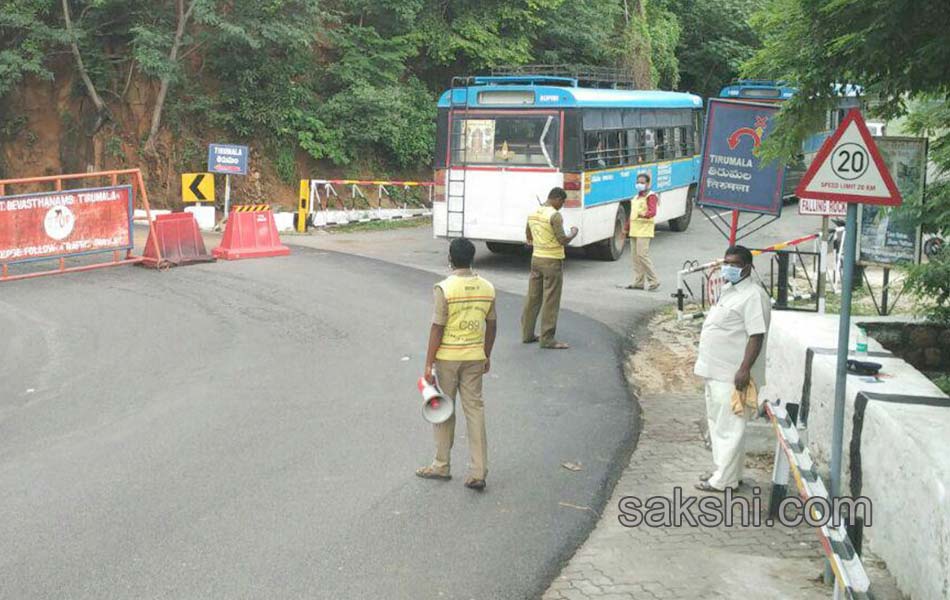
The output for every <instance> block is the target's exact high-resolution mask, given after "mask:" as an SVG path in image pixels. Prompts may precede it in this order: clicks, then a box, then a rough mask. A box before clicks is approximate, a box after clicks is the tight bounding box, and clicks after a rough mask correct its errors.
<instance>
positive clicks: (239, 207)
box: [231, 204, 270, 212]
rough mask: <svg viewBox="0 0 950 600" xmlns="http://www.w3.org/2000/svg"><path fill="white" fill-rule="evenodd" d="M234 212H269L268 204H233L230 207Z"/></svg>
mask: <svg viewBox="0 0 950 600" xmlns="http://www.w3.org/2000/svg"><path fill="white" fill-rule="evenodd" d="M231 210H233V211H234V212H264V211H267V210H270V204H235V205H234V206H232V207H231Z"/></svg>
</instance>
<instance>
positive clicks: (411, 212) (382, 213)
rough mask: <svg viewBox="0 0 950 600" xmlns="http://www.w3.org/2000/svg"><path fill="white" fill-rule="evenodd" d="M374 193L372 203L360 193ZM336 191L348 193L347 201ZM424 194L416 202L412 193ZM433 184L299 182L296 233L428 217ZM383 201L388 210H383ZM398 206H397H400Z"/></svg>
mask: <svg viewBox="0 0 950 600" xmlns="http://www.w3.org/2000/svg"><path fill="white" fill-rule="evenodd" d="M364 188H371V189H374V190H375V196H376V198H375V202H374V199H372V198H370V197H369V196H368V195H367V193H366V192H365V191H364ZM338 189H345V190H348V192H349V193H348V197H346V196H345V195H343V194H340V192H339V191H338ZM416 189H421V190H425V193H424V196H423V197H422V198H419V197H418V196H417V195H414V194H412V193H411V192H412V190H416ZM434 189H435V182H433V181H397V180H393V181H388V180H386V181H384V180H362V179H303V180H301V181H300V197H299V206H298V209H297V216H296V227H297V231H299V232H301V233H303V232H305V231H306V230H307V227H325V226H327V225H343V224H346V223H354V222H366V221H378V220H394V219H407V218H413V217H420V216H428V215H431V214H432V200H433V194H434ZM384 199H386V200H387V203H388V204H390V205H395V206H393V207H390V208H383V201H384ZM400 205H401V206H400Z"/></svg>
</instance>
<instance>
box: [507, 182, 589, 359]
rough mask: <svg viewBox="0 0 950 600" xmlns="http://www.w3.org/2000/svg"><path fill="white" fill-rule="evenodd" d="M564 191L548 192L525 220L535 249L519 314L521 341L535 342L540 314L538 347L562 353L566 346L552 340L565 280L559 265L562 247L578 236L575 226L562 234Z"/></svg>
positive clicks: (530, 241) (528, 235)
mask: <svg viewBox="0 0 950 600" xmlns="http://www.w3.org/2000/svg"><path fill="white" fill-rule="evenodd" d="M566 199H567V192H565V191H564V190H563V189H561V188H559V187H556V188H553V189H552V190H551V191H550V192H549V193H548V201H547V202H546V203H544V205H542V206H541V207H540V208H539V209H538V210H537V211H536V212H535V213H534V214H533V215H531V216H529V217H528V225H527V227H526V229H525V234H526V235H527V237H528V243H529V244H531V245H532V246H533V247H534V250H533V251H532V256H531V277H530V279H528V295H527V296H526V297H525V303H524V312H523V313H522V314H521V341H523V342H524V343H525V344H530V343H532V342H537V341H538V336H536V335H535V333H534V326H535V323H536V322H537V320H538V314H539V313H540V314H541V338H540V339H541V347H542V348H551V349H555V350H563V349H566V348H567V347H568V346H567V344H565V343H564V342H559V341H557V340H556V339H554V333H555V331H556V330H557V313H558V311H559V310H560V308H561V285H562V283H563V281H564V279H563V270H562V266H563V263H564V247H565V246H567V245H568V244H570V243H571V240H573V239H574V238H575V237H576V236H577V227H571V234H570V235H567V234H566V233H564V221H563V219H562V217H561V213H560V212H558V211H560V210H561V207H562V206H564V201H565V200H566Z"/></svg>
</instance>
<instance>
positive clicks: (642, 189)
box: [637, 181, 647, 192]
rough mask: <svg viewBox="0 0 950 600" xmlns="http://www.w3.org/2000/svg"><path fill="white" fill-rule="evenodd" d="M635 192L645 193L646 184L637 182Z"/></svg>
mask: <svg viewBox="0 0 950 600" xmlns="http://www.w3.org/2000/svg"><path fill="white" fill-rule="evenodd" d="M637 191H638V192H645V191H647V184H645V183H640V182H639V181H638V182H637Z"/></svg>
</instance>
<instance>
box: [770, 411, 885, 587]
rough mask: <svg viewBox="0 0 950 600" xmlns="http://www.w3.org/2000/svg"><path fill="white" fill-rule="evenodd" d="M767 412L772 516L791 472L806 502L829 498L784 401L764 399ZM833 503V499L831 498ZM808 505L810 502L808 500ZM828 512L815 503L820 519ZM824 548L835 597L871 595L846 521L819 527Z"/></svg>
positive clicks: (814, 507) (868, 581) (865, 574)
mask: <svg viewBox="0 0 950 600" xmlns="http://www.w3.org/2000/svg"><path fill="white" fill-rule="evenodd" d="M765 412H766V414H767V415H768V417H769V420H770V421H771V423H772V428H773V430H774V431H775V437H776V446H775V462H774V463H773V467H772V497H771V499H770V502H769V509H770V513H772V515H771V516H773V517H774V516H775V515H776V513H777V510H778V507H779V505H780V502H781V499H782V498H784V497H785V494H786V491H787V488H788V483H789V474H790V473H791V476H792V478H793V479H794V481H795V487H796V488H797V489H798V494H799V496H800V497H801V499H802V500H803V501H804V502H806V503H807V502H808V501H809V500H811V499H825V500H829V498H828V490H827V489H826V488H825V484H824V482H823V481H822V480H821V478H820V477H819V476H818V473H817V471H816V469H815V464H814V462H813V461H812V459H811V454H810V452H809V451H808V447H807V446H805V444H804V443H802V440H801V439H800V438H799V435H798V428H797V426H796V425H795V422H794V420H793V419H792V418H791V417H790V416H789V414H788V412H787V411H786V409H785V407H784V406H782V405H781V404H772V403H770V402H766V403H765ZM829 503H830V501H829ZM806 507H807V504H806ZM824 516H825V515H822V514H820V513H819V512H818V509H817V506H815V505H813V506H812V517H813V518H814V519H815V520H816V521H818V520H820V519H822V518H823V517H824ZM815 529H816V531H817V532H818V537H819V540H820V541H821V547H822V550H824V553H825V556H826V557H827V559H828V563H829V565H830V566H831V571H832V573H833V574H834V578H835V588H834V596H833V597H834V598H835V599H838V598H849V599H854V600H864V599H870V598H872V596H871V595H870V588H871V580H870V578H869V577H868V575H867V572H866V571H865V569H864V564H863V563H862V562H861V557H860V556H859V555H858V553H857V552H856V551H855V549H854V546H853V545H852V543H851V540H850V539H849V537H848V532H847V530H846V529H845V526H844V525H843V524H838V525H837V526H833V525H832V524H830V523H829V524H828V525H823V526H821V527H816V528H815Z"/></svg>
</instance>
